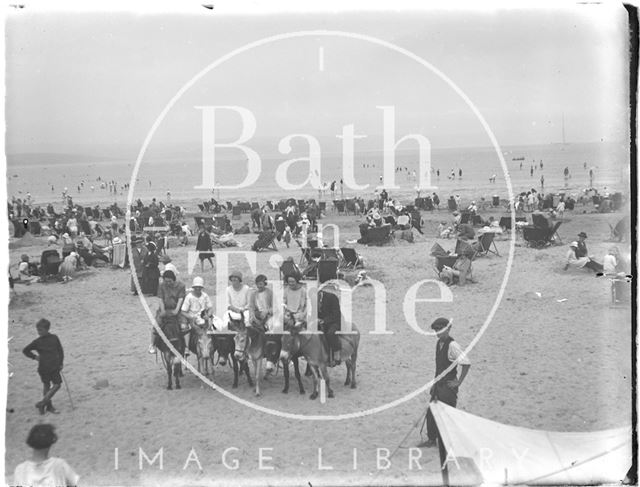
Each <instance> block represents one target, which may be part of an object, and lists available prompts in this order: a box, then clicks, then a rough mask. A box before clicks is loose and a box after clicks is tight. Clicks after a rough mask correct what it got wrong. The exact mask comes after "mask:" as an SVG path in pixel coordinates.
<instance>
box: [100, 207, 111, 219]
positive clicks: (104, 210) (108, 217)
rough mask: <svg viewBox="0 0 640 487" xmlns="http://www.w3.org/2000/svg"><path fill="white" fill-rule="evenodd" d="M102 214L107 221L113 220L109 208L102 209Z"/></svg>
mask: <svg viewBox="0 0 640 487" xmlns="http://www.w3.org/2000/svg"><path fill="white" fill-rule="evenodd" d="M102 214H103V215H104V217H105V218H106V219H107V220H110V219H111V210H109V209H108V208H103V209H102Z"/></svg>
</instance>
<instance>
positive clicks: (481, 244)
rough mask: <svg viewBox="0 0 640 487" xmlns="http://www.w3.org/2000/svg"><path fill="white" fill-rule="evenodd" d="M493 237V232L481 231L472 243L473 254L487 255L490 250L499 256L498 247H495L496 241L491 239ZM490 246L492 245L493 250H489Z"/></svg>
mask: <svg viewBox="0 0 640 487" xmlns="http://www.w3.org/2000/svg"><path fill="white" fill-rule="evenodd" d="M494 237H495V233H492V232H486V233H483V234H482V235H481V236H480V238H479V239H478V241H477V242H476V243H475V245H474V246H475V249H476V253H475V255H476V256H478V255H488V254H489V252H491V253H492V254H496V255H497V256H498V257H500V254H499V253H498V248H497V247H496V243H495V242H494V241H493V239H494ZM491 246H493V248H494V250H491Z"/></svg>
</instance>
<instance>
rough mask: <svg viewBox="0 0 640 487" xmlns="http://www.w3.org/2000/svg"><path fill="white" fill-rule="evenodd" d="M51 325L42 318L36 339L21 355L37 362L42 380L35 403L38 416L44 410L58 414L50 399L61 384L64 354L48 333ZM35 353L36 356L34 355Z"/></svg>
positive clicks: (37, 324)
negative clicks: (41, 391)
mask: <svg viewBox="0 0 640 487" xmlns="http://www.w3.org/2000/svg"><path fill="white" fill-rule="evenodd" d="M50 327H51V323H50V322H49V320H46V319H44V318H42V319H41V320H39V321H38V323H36V330H37V331H38V335H39V336H38V338H36V339H35V340H34V341H32V342H31V343H30V344H29V345H27V346H26V347H25V348H24V350H23V351H22V353H24V354H25V355H26V356H27V357H29V358H30V359H33V360H37V361H38V374H40V379H41V380H42V384H43V385H44V386H43V394H44V395H43V397H42V400H41V401H39V402H37V403H36V407H37V408H38V411H40V414H44V413H45V410H46V411H49V412H50V413H58V411H57V410H56V409H55V408H54V407H53V404H51V398H52V397H53V396H54V394H55V393H56V392H58V389H60V386H61V384H62V378H61V377H60V372H61V371H62V362H63V361H64V352H63V350H62V344H61V343H60V340H59V339H58V337H57V336H56V335H53V334H52V333H49V328H50ZM33 352H37V353H38V354H37V355H36V354H34V353H33Z"/></svg>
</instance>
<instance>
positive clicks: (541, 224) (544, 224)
mask: <svg viewBox="0 0 640 487" xmlns="http://www.w3.org/2000/svg"><path fill="white" fill-rule="evenodd" d="M531 220H533V226H534V227H538V228H545V229H548V228H550V227H551V225H550V224H549V220H547V217H545V216H544V215H540V214H538V213H533V214H532V215H531Z"/></svg>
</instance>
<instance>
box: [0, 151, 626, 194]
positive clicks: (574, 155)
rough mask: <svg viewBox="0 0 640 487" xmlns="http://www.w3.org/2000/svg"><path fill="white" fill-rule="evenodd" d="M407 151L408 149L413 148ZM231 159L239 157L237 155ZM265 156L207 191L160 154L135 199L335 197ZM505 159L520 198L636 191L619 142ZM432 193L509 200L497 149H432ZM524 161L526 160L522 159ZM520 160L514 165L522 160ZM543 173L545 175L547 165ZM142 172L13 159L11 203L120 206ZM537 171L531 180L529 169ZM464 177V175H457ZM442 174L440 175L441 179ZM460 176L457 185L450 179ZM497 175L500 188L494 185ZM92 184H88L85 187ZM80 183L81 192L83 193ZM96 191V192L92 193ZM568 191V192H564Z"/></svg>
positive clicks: (402, 169)
mask: <svg viewBox="0 0 640 487" xmlns="http://www.w3.org/2000/svg"><path fill="white" fill-rule="evenodd" d="M407 145H410V144H409V143H407ZM231 152H233V151H231ZM257 152H258V153H259V154H260V156H261V172H260V176H259V178H258V180H257V181H256V182H255V183H254V184H252V185H250V186H249V187H246V188H240V189H225V188H215V189H195V187H196V186H199V185H202V184H203V175H202V174H203V168H202V165H203V163H202V159H201V157H198V156H197V155H194V154H185V155H184V156H181V155H180V154H171V155H170V156H169V155H168V156H162V155H161V154H160V155H158V151H154V155H152V156H149V157H146V158H143V159H142V161H141V164H140V166H139V170H138V174H137V179H136V180H135V181H134V184H135V186H134V199H137V198H141V199H142V201H144V202H149V201H150V200H151V198H157V199H158V200H161V201H166V200H167V192H168V191H169V192H170V194H171V199H172V201H180V202H192V203H193V202H197V201H201V200H205V199H210V198H211V197H214V198H216V199H218V200H220V201H232V202H235V201H238V200H241V201H258V202H264V201H266V200H279V199H281V198H289V197H293V198H296V199H300V198H310V197H311V198H316V199H317V198H319V197H320V198H322V199H326V200H328V199H330V198H331V195H330V192H329V191H327V192H325V193H324V194H322V195H319V193H318V191H317V189H314V188H312V187H311V185H310V183H309V184H306V185H305V187H303V188H302V189H300V190H295V191H293V190H286V189H283V188H282V187H280V186H279V184H278V183H277V181H276V170H277V168H278V167H279V166H280V165H282V164H283V163H284V162H285V161H287V160H289V159H293V158H299V157H304V156H305V155H306V156H308V154H302V153H298V154H295V153H293V154H288V155H281V154H278V153H275V151H274V150H273V149H264V150H262V151H257ZM500 152H501V153H502V156H503V158H504V161H505V164H506V166H507V171H506V174H508V177H509V179H510V181H511V184H512V187H513V191H514V193H515V194H517V193H519V192H521V191H528V190H530V189H531V188H535V189H536V190H537V191H540V190H542V188H541V182H540V177H541V176H542V175H544V191H543V192H549V191H554V192H558V191H566V192H568V193H570V194H575V195H578V194H580V192H582V191H583V190H584V189H585V188H588V187H589V183H590V178H589V171H590V170H593V173H594V178H593V185H594V187H596V188H598V189H599V190H603V188H605V187H606V188H607V190H608V191H610V192H614V191H622V192H625V193H626V192H627V191H628V190H629V149H628V147H627V146H625V145H624V144H615V143H605V142H602V143H575V144H547V145H535V146H506V147H501V148H500ZM430 156H431V185H432V186H433V187H434V188H433V189H430V190H423V191H422V195H425V194H427V193H430V192H434V191H435V192H437V193H438V194H439V195H440V198H441V199H446V198H448V196H449V195H452V194H461V195H463V197H468V198H471V199H474V198H475V199H480V198H482V197H484V198H487V199H489V198H491V196H493V195H494V194H495V195H499V196H500V197H501V198H507V196H508V192H507V186H506V179H507V177H506V174H505V171H503V167H502V165H501V162H500V158H499V157H498V152H497V151H496V150H495V149H494V148H492V147H480V148H467V147H464V148H444V149H438V148H435V149H432V151H431V154H430ZM522 158H524V159H523V160H519V159H522ZM383 159H384V158H383V152H382V151H381V150H379V151H363V152H357V153H356V154H355V155H354V160H355V166H354V173H355V174H354V175H355V181H356V182H357V184H359V185H368V187H367V188H366V189H361V190H355V189H352V188H349V187H347V186H343V188H342V194H343V195H344V197H352V196H362V197H364V198H365V199H368V198H371V197H372V196H373V195H374V191H376V189H378V190H379V189H380V188H381V187H384V186H385V185H384V183H383V182H381V179H380V178H381V176H382V174H383ZM395 159H396V160H395V169H394V175H395V184H396V185H397V186H398V188H396V189H389V188H387V190H388V192H389V193H390V194H391V196H392V197H398V198H400V199H401V200H404V201H410V200H411V199H413V198H414V197H415V196H416V188H417V186H418V181H417V177H416V176H415V175H416V174H419V170H418V154H417V153H416V150H413V149H411V148H404V149H402V150H398V151H396V157H395ZM514 159H516V160H514ZM342 161H343V159H342V154H340V153H336V152H332V153H331V152H326V153H323V154H320V162H321V168H320V179H321V180H322V181H323V182H324V183H326V184H327V185H328V184H330V183H331V182H332V181H336V183H337V184H336V194H335V197H336V198H339V197H340V196H341V191H340V179H341V178H343V173H342V171H343V163H342ZM541 166H542V168H541ZM134 167H135V156H133V157H132V158H131V159H129V160H127V159H114V160H109V159H101V158H100V157H97V156H86V157H79V156H68V158H66V157H65V156H64V155H60V154H37V155H9V156H8V157H7V184H8V188H7V191H8V196H9V197H12V196H15V197H17V198H24V197H26V195H27V192H29V193H30V194H31V197H32V201H34V202H35V203H39V204H45V203H50V202H51V203H54V204H55V203H58V204H60V203H61V202H62V196H61V194H62V191H63V190H64V189H65V188H67V193H68V194H69V195H71V196H72V197H73V200H74V202H77V203H86V204H95V203H102V204H104V203H112V202H117V203H118V204H121V205H123V204H124V203H126V199H127V190H124V191H122V190H121V186H122V185H123V184H125V183H129V182H130V181H131V177H132V172H133V169H134ZM532 167H533V174H531V168H532ZM565 168H568V169H569V174H570V178H569V179H568V180H567V182H566V186H565V177H564V169H565ZM460 170H461V171H462V177H459V171H460ZM437 171H439V172H440V176H439V177H438V176H437ZM452 171H453V173H454V174H455V177H454V178H453V179H452V178H451V173H452ZM246 174H247V162H246V158H245V157H244V155H243V154H242V153H240V152H239V151H237V150H236V151H235V153H225V154H221V155H220V157H219V158H218V160H217V161H216V183H217V184H221V185H226V186H232V185H238V184H239V183H241V182H242V180H244V178H245V177H246ZM493 175H495V183H493V182H491V181H490V178H492V176H493ZM287 177H288V179H289V182H290V183H292V184H302V183H303V182H304V181H305V180H307V178H308V177H309V164H308V163H306V162H295V163H293V164H292V165H291V166H290V167H289V170H288V172H287ZM98 178H100V179H101V181H102V182H108V181H116V182H117V185H118V194H111V193H110V192H109V190H108V189H100V181H98V180H97V179H98ZM81 182H84V185H81ZM79 186H80V189H78V187H79ZM91 186H93V187H94V189H93V191H92V190H91ZM565 188H566V189H565Z"/></svg>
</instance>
